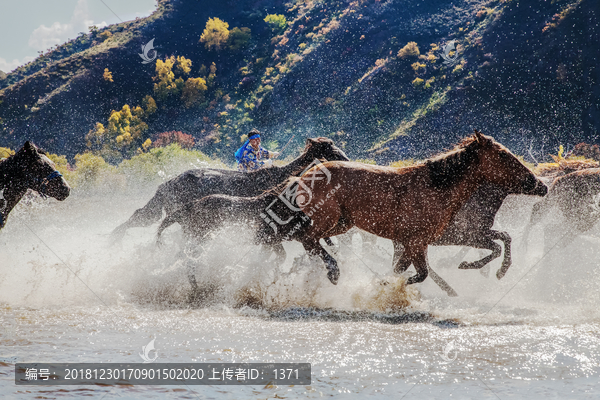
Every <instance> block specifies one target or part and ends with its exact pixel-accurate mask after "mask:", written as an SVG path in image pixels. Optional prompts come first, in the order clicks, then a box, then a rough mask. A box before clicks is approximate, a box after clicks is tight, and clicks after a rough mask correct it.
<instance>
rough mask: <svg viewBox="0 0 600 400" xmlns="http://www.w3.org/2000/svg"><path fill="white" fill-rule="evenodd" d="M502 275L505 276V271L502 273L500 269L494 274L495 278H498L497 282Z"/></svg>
mask: <svg viewBox="0 0 600 400" xmlns="http://www.w3.org/2000/svg"><path fill="white" fill-rule="evenodd" d="M504 275H506V271H503V270H501V269H499V270H498V272H496V278H498V280H500V279H502V278H504Z"/></svg>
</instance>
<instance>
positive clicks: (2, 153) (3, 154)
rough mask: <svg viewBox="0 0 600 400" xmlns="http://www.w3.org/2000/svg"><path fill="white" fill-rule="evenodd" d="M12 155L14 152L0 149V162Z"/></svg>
mask: <svg viewBox="0 0 600 400" xmlns="http://www.w3.org/2000/svg"><path fill="white" fill-rule="evenodd" d="M14 154H15V152H14V151H13V150H11V149H9V148H8V147H0V160H2V159H3V158H8V157H10V156H12V155H14Z"/></svg>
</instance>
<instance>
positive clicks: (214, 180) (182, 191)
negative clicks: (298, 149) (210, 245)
mask: <svg viewBox="0 0 600 400" xmlns="http://www.w3.org/2000/svg"><path fill="white" fill-rule="evenodd" d="M315 159H319V160H321V159H325V160H328V161H349V160H348V157H346V154H344V152H343V151H342V150H341V149H340V148H338V147H337V146H336V145H335V144H334V143H333V141H332V140H331V139H327V138H316V139H307V140H306V147H305V148H304V151H303V153H302V154H301V155H300V156H299V157H298V158H296V159H295V160H294V161H292V162H291V163H289V164H287V165H285V166H283V167H271V168H263V169H260V170H258V171H254V172H239V171H232V170H223V169H216V168H202V169H193V170H189V171H186V172H184V173H182V174H181V175H179V176H177V177H175V178H173V179H171V180H169V181H167V182H165V183H163V184H161V185H160V186H159V187H158V190H157V191H156V194H155V195H154V197H152V199H150V201H149V202H148V203H147V204H146V205H145V206H144V207H142V208H140V209H138V210H136V211H135V212H134V213H133V215H132V216H131V217H130V218H129V219H128V220H127V221H126V222H125V223H123V224H121V225H119V226H118V227H117V228H116V229H115V230H114V231H113V233H112V235H113V238H114V239H121V238H122V237H123V236H124V235H125V232H126V231H127V229H129V228H134V227H143V226H149V225H151V224H153V223H155V222H158V221H159V220H160V219H161V218H162V215H163V210H164V211H165V212H166V214H167V215H169V214H171V213H173V212H174V211H175V210H177V209H179V208H181V207H182V206H183V205H184V204H186V203H189V202H192V201H194V200H197V199H201V198H203V197H205V196H208V195H211V194H225V195H230V196H238V197H252V196H258V195H260V194H261V193H263V192H264V191H266V190H268V189H271V188H273V187H275V186H277V185H279V184H281V183H282V182H284V181H285V180H286V179H287V178H289V177H290V176H293V175H298V174H300V173H302V171H304V169H305V168H306V167H307V166H309V165H310V164H311V163H312V162H314V160H315Z"/></svg>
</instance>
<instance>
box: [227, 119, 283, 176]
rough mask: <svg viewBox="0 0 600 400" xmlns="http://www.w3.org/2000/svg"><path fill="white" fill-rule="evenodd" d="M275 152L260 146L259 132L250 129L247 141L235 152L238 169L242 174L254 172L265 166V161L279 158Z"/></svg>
mask: <svg viewBox="0 0 600 400" xmlns="http://www.w3.org/2000/svg"><path fill="white" fill-rule="evenodd" d="M279 154H280V153H279V152H277V151H269V150H267V149H265V148H264V147H262V146H261V145H260V132H259V131H258V130H257V129H252V130H251V131H250V132H249V133H248V140H246V142H245V143H244V145H243V146H242V147H240V148H239V149H238V151H236V152H235V159H236V161H237V162H238V169H239V170H240V171H244V172H250V171H256V170H257V169H260V168H262V167H263V166H265V164H266V163H265V161H263V160H269V159H271V158H276V157H278V156H279Z"/></svg>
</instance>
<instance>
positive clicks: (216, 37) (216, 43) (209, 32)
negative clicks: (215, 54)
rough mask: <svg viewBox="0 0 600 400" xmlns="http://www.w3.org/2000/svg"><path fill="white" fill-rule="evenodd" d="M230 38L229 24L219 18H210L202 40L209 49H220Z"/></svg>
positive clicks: (201, 37)
mask: <svg viewBox="0 0 600 400" xmlns="http://www.w3.org/2000/svg"><path fill="white" fill-rule="evenodd" d="M228 38H229V24H228V23H227V22H225V21H223V20H221V19H219V18H216V17H215V18H209V19H208V21H207V22H206V27H205V28H204V32H202V36H200V42H202V43H204V46H205V47H206V48H207V49H209V50H220V49H221V47H223V45H225V44H226V43H227V39H228Z"/></svg>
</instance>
